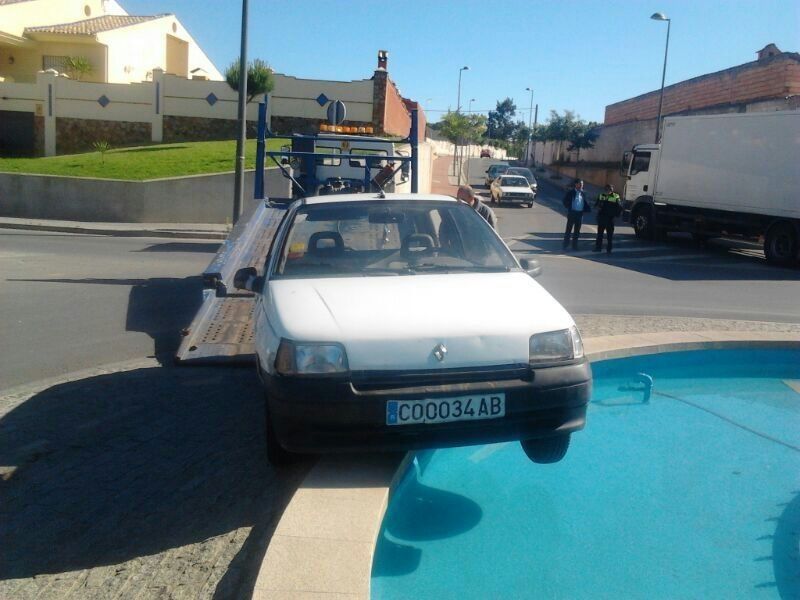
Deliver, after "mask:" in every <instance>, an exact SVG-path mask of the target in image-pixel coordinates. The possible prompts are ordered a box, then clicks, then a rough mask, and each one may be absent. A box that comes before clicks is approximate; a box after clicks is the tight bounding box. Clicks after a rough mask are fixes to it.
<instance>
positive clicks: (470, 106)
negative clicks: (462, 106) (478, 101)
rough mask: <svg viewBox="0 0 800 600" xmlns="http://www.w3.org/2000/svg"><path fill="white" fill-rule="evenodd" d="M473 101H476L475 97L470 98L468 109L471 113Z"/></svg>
mask: <svg viewBox="0 0 800 600" xmlns="http://www.w3.org/2000/svg"><path fill="white" fill-rule="evenodd" d="M473 102H475V98H470V99H469V108H468V109H467V112H468V113H471V112H472V103H473Z"/></svg>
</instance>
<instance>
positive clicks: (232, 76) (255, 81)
mask: <svg viewBox="0 0 800 600" xmlns="http://www.w3.org/2000/svg"><path fill="white" fill-rule="evenodd" d="M272 73H273V71H272V68H271V67H270V66H269V64H268V63H266V62H265V61H263V60H261V59H260V58H257V59H255V60H254V61H253V62H251V63H249V64H248V65H247V101H248V102H252V100H253V98H255V97H256V96H260V95H261V94H269V93H270V92H271V91H272V90H273V89H274V88H275V76H274V75H273V74H272ZM225 81H227V82H228V85H229V86H230V87H231V88H232V89H234V90H236V91H237V92H238V91H239V61H238V60H236V61H235V62H232V63H231V64H230V66H229V67H228V68H227V69H225Z"/></svg>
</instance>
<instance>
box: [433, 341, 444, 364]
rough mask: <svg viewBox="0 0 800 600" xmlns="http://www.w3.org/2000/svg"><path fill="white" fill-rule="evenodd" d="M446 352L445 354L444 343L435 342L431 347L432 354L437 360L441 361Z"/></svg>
mask: <svg viewBox="0 0 800 600" xmlns="http://www.w3.org/2000/svg"><path fill="white" fill-rule="evenodd" d="M446 354H447V346H445V345H444V344H436V345H435V346H434V347H433V355H434V356H435V357H436V360H438V361H439V362H442V361H443V360H444V357H445V355H446Z"/></svg>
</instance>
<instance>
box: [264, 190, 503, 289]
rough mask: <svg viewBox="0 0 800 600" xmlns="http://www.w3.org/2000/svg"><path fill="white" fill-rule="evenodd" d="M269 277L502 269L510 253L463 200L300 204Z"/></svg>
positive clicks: (345, 275) (481, 218) (344, 275)
mask: <svg viewBox="0 0 800 600" xmlns="http://www.w3.org/2000/svg"><path fill="white" fill-rule="evenodd" d="M288 227H289V231H288V235H287V236H286V240H285V242H284V245H283V248H282V250H281V255H280V260H279V262H278V265H277V267H276V268H275V271H274V273H273V274H272V277H273V278H288V277H292V278H304V277H354V276H368V275H408V274H424V273H442V272H448V273H449V272H469V271H487V270H488V271H506V270H509V269H512V268H516V267H517V263H516V261H515V260H514V257H513V255H511V253H510V252H509V251H508V249H507V248H506V247H505V246H504V245H503V244H502V242H500V240H499V239H498V238H497V236H496V235H495V233H494V231H493V230H492V229H491V227H490V226H489V225H488V223H487V222H486V221H485V220H484V219H483V217H481V216H480V215H478V213H477V212H475V210H473V209H472V208H471V207H469V206H468V205H466V204H464V203H461V202H459V203H456V202H436V201H431V202H424V201H414V202H408V201H397V202H393V201H385V200H384V201H380V202H375V203H373V202H342V203H326V204H314V205H308V206H303V207H300V208H299V209H297V211H296V213H295V215H294V218H293V220H292V222H291V223H290V224H289V225H288Z"/></svg>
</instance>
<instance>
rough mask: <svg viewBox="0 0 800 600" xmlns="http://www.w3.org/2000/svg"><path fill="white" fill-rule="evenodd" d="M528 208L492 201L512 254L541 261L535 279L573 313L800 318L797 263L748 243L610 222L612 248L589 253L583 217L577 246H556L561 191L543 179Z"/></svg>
mask: <svg viewBox="0 0 800 600" xmlns="http://www.w3.org/2000/svg"><path fill="white" fill-rule="evenodd" d="M539 187H540V193H539V195H538V196H537V202H536V204H534V207H533V208H530V209H529V208H521V207H502V208H495V212H496V214H497V216H498V218H499V226H498V228H499V231H500V234H501V235H502V237H503V239H505V240H506V242H507V243H508V244H509V246H510V247H511V249H512V250H513V251H514V252H515V253H516V254H517V256H519V257H535V258H537V259H539V261H540V262H541V263H542V270H543V273H542V276H541V277H540V279H539V281H540V283H541V284H542V285H544V286H545V287H546V288H547V289H548V290H549V291H550V293H552V294H553V296H555V298H556V299H558V300H559V301H560V302H561V303H562V304H563V305H564V306H565V307H566V308H567V309H568V310H569V311H570V312H572V313H576V314H616V315H654V316H658V315H669V316H685V317H708V318H719V319H742V320H755V321H781V322H792V323H800V305H798V303H797V298H800V270H797V269H795V270H791V269H783V268H777V267H772V266H769V265H767V264H766V261H765V259H764V254H763V252H762V251H761V250H760V249H759V248H758V246H756V245H754V244H748V243H744V242H736V243H732V242H727V241H723V240H713V241H712V242H711V243H710V244H709V245H708V247H707V248H703V247H701V246H700V245H699V244H697V243H695V242H693V241H692V240H691V239H689V238H688V237H685V236H670V238H669V240H668V241H667V242H662V243H654V242H647V241H643V240H639V239H637V238H636V237H635V235H634V233H633V230H632V228H631V227H630V226H628V225H625V224H622V225H620V226H618V227H617V230H616V232H615V236H614V244H615V246H614V251H613V253H612V254H611V255H606V253H605V252H602V253H594V252H592V251H591V248H592V247H593V246H594V235H595V232H596V231H597V230H596V228H595V226H594V224H595V223H596V221H595V220H594V216H593V215H591V216H587V218H586V219H585V220H584V227H583V230H582V232H581V241H580V246H579V250H578V251H577V252H567V253H565V252H563V251H562V248H561V243H562V238H563V232H564V225H565V217H564V214H563V213H564V210H563V208H562V207H561V201H560V200H561V197H562V195H563V192H561V190H560V189H558V188H556V187H555V186H554V185H553V184H552V183H551V182H549V181H547V180H546V179H545V178H542V179H541V181H540V185H539Z"/></svg>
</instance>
